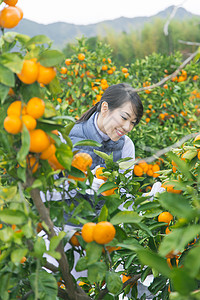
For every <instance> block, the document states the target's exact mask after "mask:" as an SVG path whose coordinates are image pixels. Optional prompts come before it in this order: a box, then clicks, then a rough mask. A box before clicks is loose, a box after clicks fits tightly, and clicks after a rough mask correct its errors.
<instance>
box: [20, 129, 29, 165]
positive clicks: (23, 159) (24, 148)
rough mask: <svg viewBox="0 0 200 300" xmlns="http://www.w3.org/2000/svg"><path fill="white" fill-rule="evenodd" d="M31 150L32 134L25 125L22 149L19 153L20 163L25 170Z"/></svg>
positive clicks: (22, 135)
mask: <svg viewBox="0 0 200 300" xmlns="http://www.w3.org/2000/svg"><path fill="white" fill-rule="evenodd" d="M29 148H30V134H29V131H28V129H27V128H26V126H25V125H23V129H22V134H21V148H20V150H19V151H18V152H17V161H18V163H19V164H20V165H21V166H22V167H23V168H25V167H26V156H27V154H28V153H29Z"/></svg>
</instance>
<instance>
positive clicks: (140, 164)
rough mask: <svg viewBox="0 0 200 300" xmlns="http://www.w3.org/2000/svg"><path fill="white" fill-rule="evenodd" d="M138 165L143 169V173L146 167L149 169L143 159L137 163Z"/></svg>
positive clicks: (146, 169)
mask: <svg viewBox="0 0 200 300" xmlns="http://www.w3.org/2000/svg"><path fill="white" fill-rule="evenodd" d="M138 166H139V167H140V168H142V169H143V172H144V173H146V172H147V171H148V169H149V166H148V164H147V163H146V162H145V161H144V162H141V163H139V164H138Z"/></svg>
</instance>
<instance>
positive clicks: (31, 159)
mask: <svg viewBox="0 0 200 300" xmlns="http://www.w3.org/2000/svg"><path fill="white" fill-rule="evenodd" d="M27 162H28V168H30V169H31V171H32V173H35V172H36V171H37V169H38V166H39V163H38V161H37V160H36V158H35V157H34V156H29V157H28V158H27Z"/></svg>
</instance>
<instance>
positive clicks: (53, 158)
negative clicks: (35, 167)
mask: <svg viewBox="0 0 200 300" xmlns="http://www.w3.org/2000/svg"><path fill="white" fill-rule="evenodd" d="M48 163H49V164H50V166H51V167H52V169H54V170H55V171H56V170H64V169H65V168H64V167H63V166H62V165H61V164H60V163H59V161H58V159H57V157H56V155H55V154H53V155H51V156H50V157H49V159H48Z"/></svg>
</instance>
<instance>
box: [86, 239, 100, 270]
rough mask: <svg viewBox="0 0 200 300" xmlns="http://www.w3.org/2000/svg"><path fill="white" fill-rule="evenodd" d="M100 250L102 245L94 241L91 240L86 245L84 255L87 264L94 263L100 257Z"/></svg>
mask: <svg viewBox="0 0 200 300" xmlns="http://www.w3.org/2000/svg"><path fill="white" fill-rule="evenodd" d="M102 250H103V246H102V245H99V244H97V243H95V242H91V243H88V244H87V245H86V257H87V260H88V261H87V264H88V266H89V265H92V264H94V263H95V262H97V261H98V260H99V259H100V257H101V254H102Z"/></svg>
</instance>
